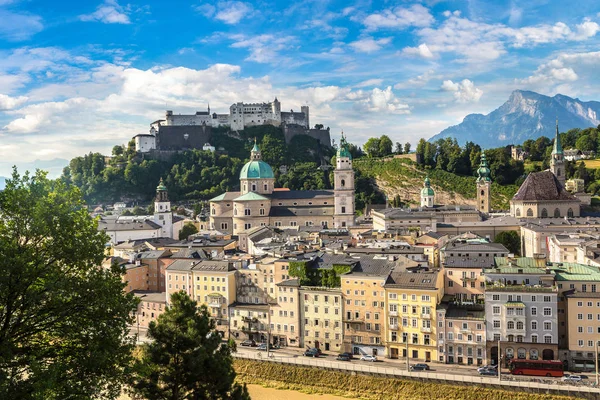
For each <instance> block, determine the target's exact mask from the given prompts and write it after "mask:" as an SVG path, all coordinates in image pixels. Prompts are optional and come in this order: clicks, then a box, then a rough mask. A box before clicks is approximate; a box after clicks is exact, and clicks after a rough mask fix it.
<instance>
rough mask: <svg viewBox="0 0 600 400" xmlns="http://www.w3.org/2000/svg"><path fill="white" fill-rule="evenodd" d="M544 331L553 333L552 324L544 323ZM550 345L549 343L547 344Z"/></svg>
mask: <svg viewBox="0 0 600 400" xmlns="http://www.w3.org/2000/svg"><path fill="white" fill-rule="evenodd" d="M544 330H545V331H551V330H552V322H544ZM546 343H548V342H546Z"/></svg>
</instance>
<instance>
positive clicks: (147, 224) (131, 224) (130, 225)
mask: <svg viewBox="0 0 600 400" xmlns="http://www.w3.org/2000/svg"><path fill="white" fill-rule="evenodd" d="M157 229H160V225H158V224H156V223H155V222H153V221H150V220H143V221H114V220H113V221H106V220H103V219H100V220H99V221H98V230H100V231H155V230H157Z"/></svg>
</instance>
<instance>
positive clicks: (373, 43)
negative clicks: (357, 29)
mask: <svg viewBox="0 0 600 400" xmlns="http://www.w3.org/2000/svg"><path fill="white" fill-rule="evenodd" d="M391 41H392V38H381V39H373V38H372V37H366V38H363V39H359V40H357V41H354V42H350V43H349V46H350V47H352V48H353V49H354V51H357V52H359V53H373V52H375V51H379V50H381V48H382V47H383V46H385V45H386V44H389V43H390V42H391Z"/></svg>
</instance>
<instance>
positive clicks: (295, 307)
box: [271, 279, 303, 347]
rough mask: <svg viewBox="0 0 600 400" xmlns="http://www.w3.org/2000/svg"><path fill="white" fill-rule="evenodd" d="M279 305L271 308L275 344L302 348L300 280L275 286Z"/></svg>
mask: <svg viewBox="0 0 600 400" xmlns="http://www.w3.org/2000/svg"><path fill="white" fill-rule="evenodd" d="M275 286H276V290H277V304H274V305H272V306H271V310H272V315H271V334H272V337H273V343H276V344H278V345H280V346H292V347H302V345H303V343H302V327H301V325H302V324H301V322H300V321H301V318H302V317H301V298H302V295H301V293H300V282H299V280H298V279H286V280H283V281H280V282H278V283H276V284H275Z"/></svg>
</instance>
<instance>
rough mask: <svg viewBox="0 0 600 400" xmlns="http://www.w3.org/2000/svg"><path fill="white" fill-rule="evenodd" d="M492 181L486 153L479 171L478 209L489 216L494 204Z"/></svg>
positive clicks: (482, 157) (483, 154) (482, 154)
mask: <svg viewBox="0 0 600 400" xmlns="http://www.w3.org/2000/svg"><path fill="white" fill-rule="evenodd" d="M491 188H492V180H491V178H490V168H489V166H488V162H487V159H486V158H485V153H481V163H480V164H479V169H478V170H477V209H478V210H479V212H481V213H484V214H489V213H490V210H491V203H492V193H491Z"/></svg>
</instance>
